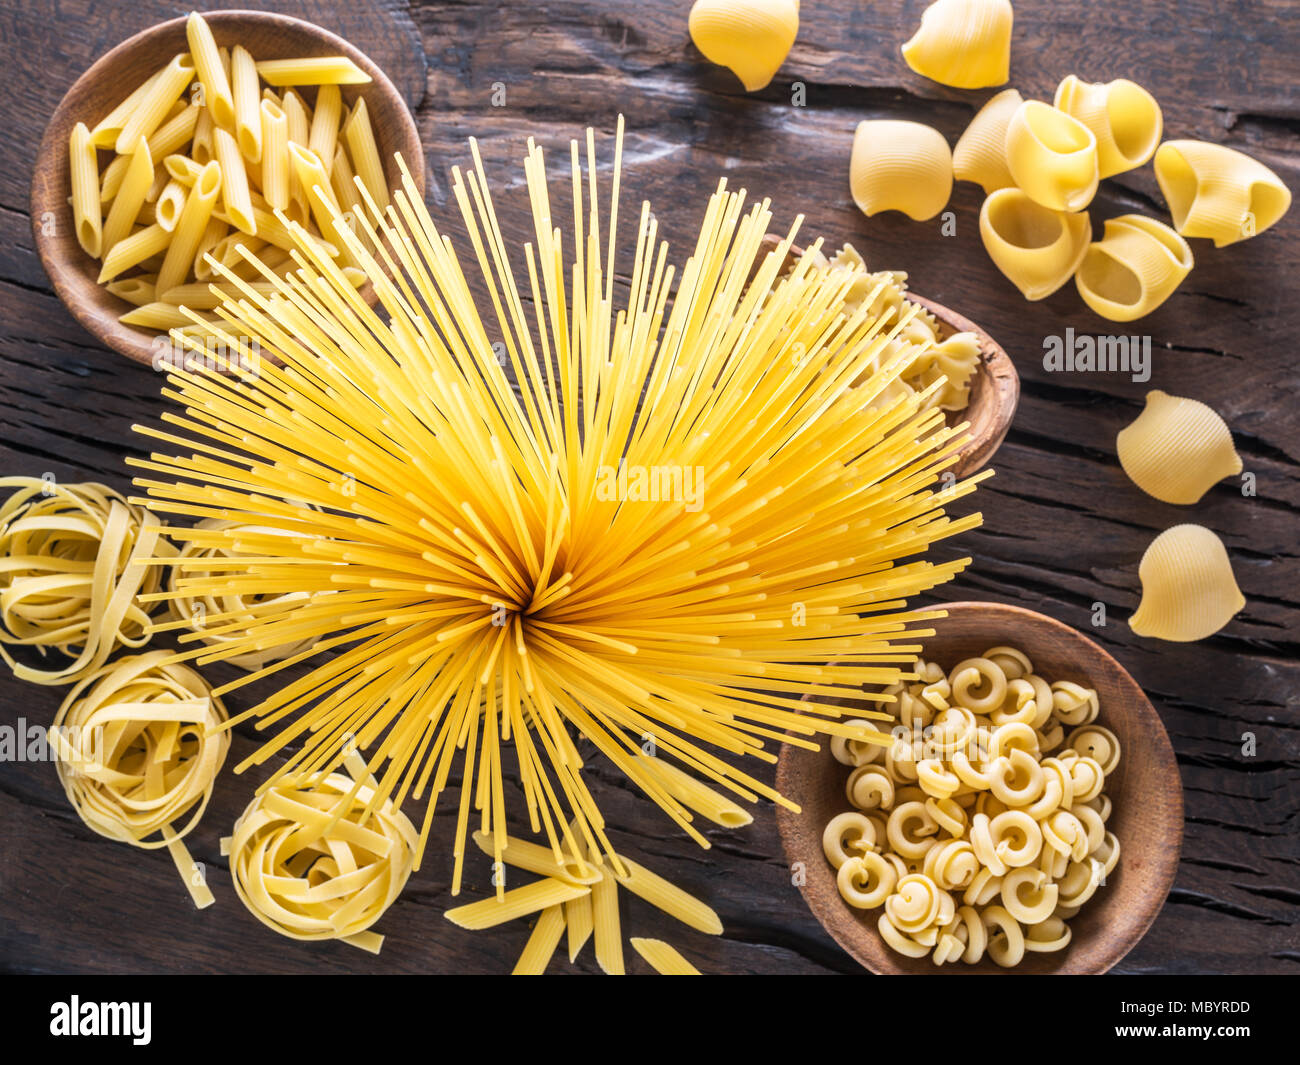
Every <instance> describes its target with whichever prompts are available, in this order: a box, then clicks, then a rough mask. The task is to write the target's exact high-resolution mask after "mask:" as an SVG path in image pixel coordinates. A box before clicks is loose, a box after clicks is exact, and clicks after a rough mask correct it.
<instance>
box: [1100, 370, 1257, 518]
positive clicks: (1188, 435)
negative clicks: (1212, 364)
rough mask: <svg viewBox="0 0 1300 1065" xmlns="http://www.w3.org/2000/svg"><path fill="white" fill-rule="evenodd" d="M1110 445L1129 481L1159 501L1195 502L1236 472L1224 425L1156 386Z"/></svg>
mask: <svg viewBox="0 0 1300 1065" xmlns="http://www.w3.org/2000/svg"><path fill="white" fill-rule="evenodd" d="M1115 449H1116V451H1118V452H1119V464H1120V465H1121V466H1123V467H1124V472H1125V473H1127V474H1128V476H1129V480H1131V481H1132V482H1133V483H1134V484H1135V485H1137V486H1138V487H1139V488H1141V489H1142V491H1144V492H1146V493H1147V495H1150V496H1155V498H1156V499H1159V500H1161V501H1162V502H1164V503H1183V504H1188V503H1195V502H1197V501H1198V500H1199V499H1200V498H1201V496H1203V495H1205V493H1206V492H1208V491H1209V490H1210V488H1211V487H1213V486H1214V485H1215V484H1217V483H1218V482H1219V481H1221V480H1223V478H1225V477H1233V476H1236V475H1237V474H1239V473H1240V472H1241V456H1240V455H1238V454H1237V450H1236V448H1234V447H1233V446H1232V433H1231V432H1230V431H1229V430H1228V425H1227V423H1226V422H1225V421H1224V420H1223V419H1222V418H1220V417H1219V416H1218V414H1216V413H1215V412H1214V411H1213V410H1212V409H1211V408H1209V407H1207V406H1206V405H1205V404H1204V403H1201V402H1199V401H1198V400H1195V399H1186V398H1184V397H1183V396H1171V395H1169V394H1168V393H1167V392H1161V391H1160V390H1159V389H1157V390H1155V391H1152V392H1148V393H1147V400H1146V407H1145V408H1144V409H1143V411H1142V413H1141V414H1139V415H1138V416H1137V418H1136V419H1135V420H1134V421H1133V422H1132V424H1130V425H1126V426H1125V427H1124V428H1123V429H1121V430H1120V431H1119V435H1118V436H1117V437H1116V438H1115Z"/></svg>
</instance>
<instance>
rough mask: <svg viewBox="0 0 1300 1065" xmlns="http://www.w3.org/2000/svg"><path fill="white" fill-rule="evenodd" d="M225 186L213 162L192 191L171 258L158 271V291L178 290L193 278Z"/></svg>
mask: <svg viewBox="0 0 1300 1065" xmlns="http://www.w3.org/2000/svg"><path fill="white" fill-rule="evenodd" d="M221 184H222V179H221V167H220V166H219V165H218V164H217V163H215V162H212V163H209V164H208V165H207V166H205V167H204V168H203V173H202V174H200V175H199V180H198V181H196V182H195V183H194V187H193V188H192V189H190V194H189V196H188V197H187V198H186V200H185V208H184V210H182V211H181V216H180V218H179V219H178V220H177V223H176V229H175V232H174V233H172V234H171V237H172V240H171V243H170V244H169V245H168V246H167V254H166V256H165V257H164V259H163V262H162V266H161V267H160V268H159V270H158V288H159V289H160V290H161V291H163V292H166V291H167V290H168V289H169V288H175V287H176V286H177V285H179V284H180V283H181V282H182V281H184V280H185V279H186V278H187V277H188V276H189V274H190V269H191V267H192V266H193V264H194V253H195V252H196V251H197V250H198V246H199V241H200V240H202V239H203V235H204V231H205V230H206V228H207V225H208V220H209V219H210V218H211V217H212V209H213V208H214V207H215V206H216V203H217V195H218V194H219V193H220V191H221ZM160 228H161V227H160ZM164 232H165V231H164Z"/></svg>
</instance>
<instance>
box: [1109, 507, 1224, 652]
mask: <svg viewBox="0 0 1300 1065" xmlns="http://www.w3.org/2000/svg"><path fill="white" fill-rule="evenodd" d="M1138 579H1139V580H1140V581H1141V582H1142V601H1141V602H1140V603H1139V604H1138V608H1137V610H1136V611H1135V612H1134V614H1133V616H1132V617H1131V618H1129V623H1128V625H1129V628H1130V629H1132V630H1133V631H1134V632H1136V633H1137V634H1138V635H1139V636H1152V637H1155V638H1156V639H1158V640H1171V641H1173V642H1175V643H1188V642H1190V641H1192V640H1203V639H1205V638H1206V637H1207V636H1213V635H1214V634H1215V633H1216V632H1218V631H1219V630H1220V629H1221V628H1223V626H1225V625H1226V624H1227V623H1228V622H1229V621H1231V620H1232V618H1233V617H1234V616H1235V615H1236V614H1237V613H1238V611H1240V610H1241V609H1242V608H1243V607H1244V606H1245V605H1246V600H1245V597H1243V596H1242V594H1241V589H1239V588H1238V587H1237V580H1236V578H1235V577H1234V576H1233V573H1232V563H1231V562H1229V561H1228V550H1227V548H1225V547H1224V546H1223V541H1222V540H1220V539H1219V538H1218V537H1217V536H1216V535H1215V534H1214V533H1213V532H1211V531H1210V530H1209V529H1207V528H1205V527H1204V526H1203V525H1175V526H1174V527H1173V528H1172V529H1166V530H1165V531H1164V532H1162V533H1161V534H1160V535H1159V536H1157V537H1156V538H1155V539H1154V540H1152V541H1151V546H1150V547H1148V548H1147V549H1146V553H1145V554H1144V555H1143V556H1142V561H1141V562H1140V563H1139V565H1138Z"/></svg>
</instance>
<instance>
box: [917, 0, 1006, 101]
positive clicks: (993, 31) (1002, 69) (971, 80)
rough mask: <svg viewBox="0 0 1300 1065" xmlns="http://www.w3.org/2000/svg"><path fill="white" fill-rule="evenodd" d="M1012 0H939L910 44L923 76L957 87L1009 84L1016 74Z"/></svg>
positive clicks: (923, 18)
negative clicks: (1012, 32)
mask: <svg viewBox="0 0 1300 1065" xmlns="http://www.w3.org/2000/svg"><path fill="white" fill-rule="evenodd" d="M1013 20H1014V12H1013V11H1012V8H1011V0H935V3H933V4H931V5H930V6H929V7H927V8H926V9H925V11H924V13H923V14H922V15H921V26H920V28H919V29H918V30H917V31H916V33H915V34H914V35H913V36H912V39H911V40H909V41H908V42H907V43H906V44H905V45H903V59H904V60H905V61H906V62H907V65H908V66H909V67H911V68H912V69H913V70H914V71H916V72H917V73H918V74H920V75H921V76H922V77H925V78H929V79H930V80H931V81H937V82H939V84H940V85H951V86H952V87H953V88H955V89H983V88H987V87H988V86H991V85H1004V84H1006V81H1007V79H1008V78H1009V77H1010V76H1011V25H1012V22H1013Z"/></svg>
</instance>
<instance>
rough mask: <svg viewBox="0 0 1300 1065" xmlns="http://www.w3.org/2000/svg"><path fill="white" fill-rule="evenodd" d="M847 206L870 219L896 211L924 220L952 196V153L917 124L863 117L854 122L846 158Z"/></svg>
mask: <svg viewBox="0 0 1300 1065" xmlns="http://www.w3.org/2000/svg"><path fill="white" fill-rule="evenodd" d="M849 188H850V190H851V191H852V193H853V202H854V203H856V204H857V205H858V207H859V208H860V209H861V211H862V213H863V214H865V215H866V216H867V217H868V218H870V217H871V216H872V215H873V214H878V213H879V212H881V211H902V212H903V213H904V214H905V215H907V216H908V217H909V218H914V219H916V220H917V221H918V222H924V221H925V220H926V219H927V218H933V217H934V216H935V215H937V214H938V213H939V212H940V211H942V210H943V208H944V205H945V204H947V202H948V197H949V196H950V195H952V152H951V151H949V149H948V142H947V141H946V140H944V139H943V134H942V133H940V132H939V131H938V130H937V129H933V128H931V127H930V126H923V125H922V124H921V123H919V122H901V121H898V120H895V119H887V118H880V119H868V120H867V121H865V122H859V123H858V129H857V132H856V133H855V134H854V135H853V156H852V158H851V159H850V160H849Z"/></svg>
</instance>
